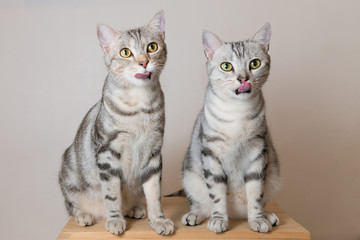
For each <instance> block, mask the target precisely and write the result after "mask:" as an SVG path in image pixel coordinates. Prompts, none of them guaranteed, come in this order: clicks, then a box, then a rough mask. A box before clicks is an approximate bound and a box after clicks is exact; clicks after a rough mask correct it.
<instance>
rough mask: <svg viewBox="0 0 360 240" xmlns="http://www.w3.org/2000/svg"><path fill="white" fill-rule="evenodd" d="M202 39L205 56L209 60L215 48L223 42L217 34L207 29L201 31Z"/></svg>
mask: <svg viewBox="0 0 360 240" xmlns="http://www.w3.org/2000/svg"><path fill="white" fill-rule="evenodd" d="M202 40H203V46H204V52H205V56H206V57H207V58H208V59H209V60H210V59H212V58H213V56H214V52H215V50H216V49H218V48H219V47H221V46H222V45H223V44H224V42H223V41H222V40H221V39H220V38H219V37H218V36H216V35H215V34H214V33H212V32H208V31H204V32H203V37H202Z"/></svg>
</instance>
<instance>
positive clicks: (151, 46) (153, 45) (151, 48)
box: [147, 42, 158, 53]
mask: <svg viewBox="0 0 360 240" xmlns="http://www.w3.org/2000/svg"><path fill="white" fill-rule="evenodd" d="M147 50H148V52H150V53H153V52H156V51H157V50H158V45H157V44H156V43H154V42H152V43H150V44H149V45H148V48H147Z"/></svg>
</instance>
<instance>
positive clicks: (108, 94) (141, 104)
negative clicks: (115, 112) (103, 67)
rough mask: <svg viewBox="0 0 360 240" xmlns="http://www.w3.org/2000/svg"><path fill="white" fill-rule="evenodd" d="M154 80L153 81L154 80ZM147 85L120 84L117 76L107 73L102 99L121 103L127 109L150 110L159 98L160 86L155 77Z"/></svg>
mask: <svg viewBox="0 0 360 240" xmlns="http://www.w3.org/2000/svg"><path fill="white" fill-rule="evenodd" d="M154 78H155V79H154ZM144 81H151V82H150V83H149V84H147V85H144V86H136V85H130V84H122V82H124V81H121V79H120V77H119V76H114V74H111V73H109V74H108V76H107V78H106V80H105V84H104V87H103V98H111V99H113V100H115V101H116V102H121V103H123V104H124V105H125V106H124V107H125V108H127V109H132V110H137V109H139V108H151V107H152V104H153V103H154V102H155V100H156V99H157V98H158V97H160V96H161V86H160V82H159V80H158V77H157V76H154V77H153V79H151V80H144Z"/></svg>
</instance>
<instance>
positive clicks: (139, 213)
mask: <svg viewBox="0 0 360 240" xmlns="http://www.w3.org/2000/svg"><path fill="white" fill-rule="evenodd" d="M126 216H127V217H130V218H136V219H140V218H144V217H145V216H146V211H145V208H144V207H143V206H136V207H133V208H131V209H130V210H129V211H128V213H127V214H126Z"/></svg>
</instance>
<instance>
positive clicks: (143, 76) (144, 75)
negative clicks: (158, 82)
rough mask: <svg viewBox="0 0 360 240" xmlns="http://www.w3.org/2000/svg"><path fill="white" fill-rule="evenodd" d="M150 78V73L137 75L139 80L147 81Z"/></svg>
mask: <svg viewBox="0 0 360 240" xmlns="http://www.w3.org/2000/svg"><path fill="white" fill-rule="evenodd" d="M149 76H150V73H149V72H146V73H137V74H135V77H136V78H138V79H145V78H148V77H149Z"/></svg>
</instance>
